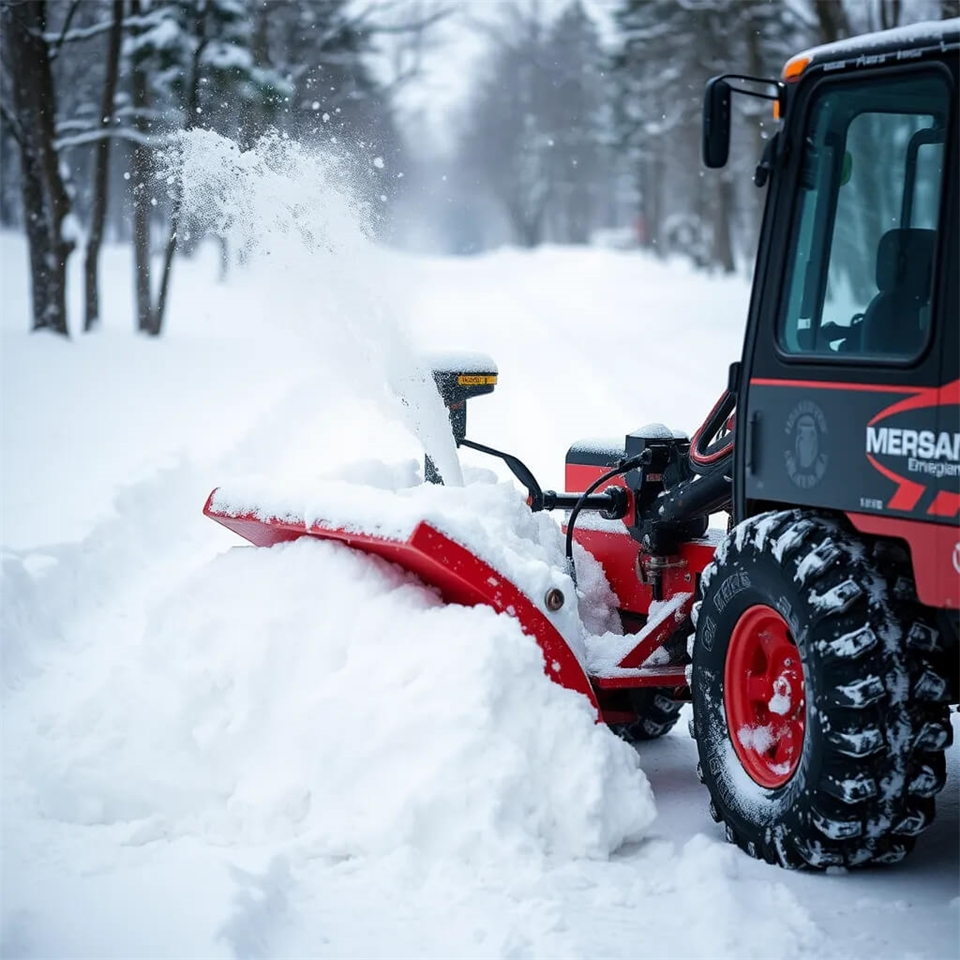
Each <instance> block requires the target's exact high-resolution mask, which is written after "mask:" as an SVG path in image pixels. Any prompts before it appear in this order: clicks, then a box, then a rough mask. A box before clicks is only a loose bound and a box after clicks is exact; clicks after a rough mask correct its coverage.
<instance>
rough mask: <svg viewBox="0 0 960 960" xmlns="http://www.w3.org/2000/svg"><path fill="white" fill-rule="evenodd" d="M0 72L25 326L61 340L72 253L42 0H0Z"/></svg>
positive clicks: (45, 17) (44, 8)
mask: <svg viewBox="0 0 960 960" xmlns="http://www.w3.org/2000/svg"><path fill="white" fill-rule="evenodd" d="M0 18H2V19H0V23H2V27H3V54H4V69H5V71H6V72H7V73H8V75H9V77H10V86H11V88H12V94H13V96H12V107H7V106H6V105H4V112H5V114H6V115H7V121H8V123H9V124H10V129H11V130H12V131H13V134H14V136H15V137H16V139H17V143H18V145H19V148H20V174H21V188H22V195H23V206H24V210H25V211H26V218H25V219H26V226H27V238H28V243H29V248H30V276H31V281H32V294H33V329H34V330H41V329H45V330H52V331H54V332H55V333H59V334H62V335H63V336H69V332H68V328H67V307H66V286H67V275H66V267H67V259H68V257H69V256H70V253H71V252H72V251H73V248H74V241H73V239H72V238H70V237H68V236H66V235H65V227H66V224H67V217H68V215H69V213H70V196H69V194H68V192H67V187H66V184H65V182H64V178H63V175H62V173H61V170H60V165H59V158H58V155H57V148H56V142H55V138H56V133H55V131H56V116H55V114H56V103H57V100H56V96H55V91H54V85H53V75H52V73H51V70H50V53H51V51H50V48H49V47H48V43H47V40H46V38H45V32H46V26H47V4H46V2H45V0H5V2H4V3H3V5H2V7H0Z"/></svg>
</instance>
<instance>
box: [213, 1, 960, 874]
mask: <svg viewBox="0 0 960 960" xmlns="http://www.w3.org/2000/svg"><path fill="white" fill-rule="evenodd" d="M958 52H960V21H958V20H951V21H944V22H941V23H933V24H921V25H917V26H912V27H908V28H903V29H898V30H893V31H887V32H885V33H881V34H875V35H871V36H869V37H862V38H856V39H852V40H848V41H843V42H841V43H837V44H831V45H828V46H824V47H818V48H815V49H812V50H809V51H806V52H805V53H802V54H799V55H798V56H796V57H794V58H793V59H791V60H790V61H789V62H788V63H787V65H786V67H785V69H784V72H783V76H782V77H781V78H780V79H778V80H774V81H766V80H761V79H757V78H751V77H743V76H740V75H730V76H725V77H717V78H715V79H713V80H711V81H710V83H709V84H708V85H707V89H706V94H705V97H704V125H703V132H704V141H703V152H704V161H705V163H706V165H707V166H708V167H718V166H723V165H724V164H725V162H726V159H727V155H728V153H729V142H730V127H731V116H732V111H731V98H732V95H733V94H738V95H741V94H745V95H751V96H760V97H764V98H766V99H769V100H771V101H772V103H773V106H774V112H775V116H776V117H778V118H779V120H780V121H781V122H780V126H779V129H778V130H777V132H776V133H775V134H774V135H773V136H772V138H771V139H769V140H768V141H767V145H766V148H765V150H764V152H763V156H762V158H761V160H760V163H759V165H758V167H757V172H756V176H755V182H756V184H757V185H758V186H759V187H765V188H766V190H767V197H766V204H765V212H764V220H763V226H762V229H761V233H760V239H759V247H758V253H757V260H756V268H755V272H754V286H753V295H752V298H751V302H750V308H749V313H748V319H747V328H746V334H745V337H744V342H743V347H742V353H741V357H740V360H739V361H737V362H735V363H733V364H732V365H731V367H730V371H729V377H728V384H727V389H726V391H725V392H724V394H723V396H722V397H721V399H720V400H719V401H718V402H717V404H716V405H715V407H714V409H713V410H712V411H711V412H710V414H709V415H708V416H707V418H706V420H705V422H704V423H703V425H702V426H701V427H700V429H699V430H697V431H696V432H695V434H694V435H693V437H692V438H691V439H687V437H685V436H684V435H682V434H679V433H676V432H674V431H672V430H670V429H667V428H665V427H661V426H651V427H646V428H644V429H642V430H638V431H635V432H634V433H631V434H629V435H628V436H627V437H626V438H625V440H624V443H623V444H622V445H621V444H613V445H610V444H603V443H585V442H584V443H578V444H574V445H573V446H572V447H571V448H570V450H569V451H568V453H567V458H566V475H565V484H566V487H567V490H570V491H576V492H572V493H557V492H555V491H552V490H543V489H542V488H541V487H540V485H539V484H538V483H537V481H536V479H535V478H534V477H533V475H532V474H531V472H530V471H529V470H528V469H527V468H526V467H525V466H524V464H523V463H522V462H521V461H520V460H518V459H517V458H516V457H513V456H511V455H509V454H503V453H501V452H500V451H497V450H496V449H494V448H492V447H487V446H485V445H483V444H479V443H476V442H473V441H471V440H468V439H467V438H466V435H465V434H466V403H467V402H468V400H469V399H470V398H471V397H472V396H474V395H476V394H478V393H481V392H489V390H492V389H493V384H494V382H495V378H496V370H495V367H493V365H492V363H488V362H486V361H484V362H483V363H480V364H479V366H480V367H484V369H479V368H478V365H477V363H476V362H473V363H471V364H467V365H466V366H464V367H462V368H460V367H457V365H456V364H455V363H447V364H445V365H443V367H442V369H438V371H437V374H436V377H435V379H436V381H437V385H438V389H439V390H440V392H441V395H442V396H443V398H444V401H445V402H446V403H447V406H448V407H449V409H450V413H451V422H452V424H453V428H454V433H455V436H456V439H457V441H458V444H459V445H461V446H467V447H471V448H473V449H476V450H479V451H481V452H484V453H487V454H491V455H494V456H499V457H501V458H502V459H503V460H504V462H505V463H506V464H507V466H508V467H509V468H510V469H511V470H512V471H513V473H514V475H515V476H516V477H517V479H518V480H519V481H520V483H521V484H522V485H523V486H524V487H525V488H526V490H527V494H528V500H527V502H528V504H529V506H530V508H531V510H555V509H559V510H565V511H567V516H566V521H565V531H566V547H567V572H569V573H570V574H571V575H572V576H574V577H575V574H576V571H575V568H574V566H573V559H574V551H573V543H574V541H576V542H577V543H579V544H580V545H581V546H582V547H583V548H585V549H586V550H587V551H588V552H589V553H591V554H592V555H593V556H594V557H595V558H596V559H597V560H598V561H599V562H600V563H601V565H602V566H603V568H604V570H605V573H606V575H607V579H608V580H609V582H610V584H611V586H612V588H613V590H614V591H615V594H616V598H617V601H618V606H619V610H620V619H621V621H622V625H623V636H622V637H616V636H614V635H612V634H607V635H605V636H604V637H603V638H602V640H603V642H602V643H599V642H598V643H596V644H592V645H591V644H588V649H587V652H586V654H585V655H582V654H581V656H580V657H578V656H577V655H576V654H575V653H574V652H573V650H572V648H571V646H570V645H569V644H568V643H567V642H566V641H565V639H564V636H563V635H562V633H561V631H560V630H559V629H558V628H557V618H558V617H559V616H561V612H562V611H563V610H564V609H569V607H565V604H566V603H567V602H568V601H571V600H572V599H573V598H572V597H567V596H564V592H563V591H562V590H559V589H551V590H548V591H547V593H546V594H545V595H544V596H535V597H532V596H525V595H524V594H523V592H522V591H520V590H519V589H517V587H516V586H515V585H513V584H511V583H509V582H508V581H506V580H505V579H504V578H503V577H502V576H500V574H498V573H497V572H496V571H494V570H493V569H492V568H491V567H489V566H488V565H486V564H485V563H483V561H482V560H480V559H478V558H477V557H475V556H473V555H472V554H471V553H470V551H469V550H466V549H465V548H464V547H463V546H461V545H459V544H457V543H455V542H453V541H452V540H450V539H449V538H447V537H445V536H444V535H443V534H442V533H440V532H439V531H438V530H436V529H435V528H433V527H432V526H431V525H430V524H427V523H421V524H420V525H419V526H418V527H417V528H416V529H415V530H413V532H412V533H410V534H409V535H408V536H405V537H403V538H400V539H397V538H394V539H391V538H390V537H384V536H373V535H370V534H363V533H358V532H357V531H356V530H351V529H350V528H349V527H348V526H347V525H345V524H341V525H340V526H339V527H338V526H337V524H336V521H335V518H331V519H328V520H325V521H320V522H310V523H308V522H305V521H304V520H303V519H302V518H291V517H289V516H287V517H285V518H282V519H280V518H276V517H270V516H263V515H262V514H261V513H260V512H258V511H253V512H246V513H244V514H242V515H237V514H236V513H231V512H230V511H229V510H225V509H223V508H222V507H219V506H218V502H219V501H218V499H217V495H216V494H217V492H216V491H214V494H212V495H211V498H210V500H209V501H208V503H207V507H206V511H205V512H206V513H207V514H208V515H209V516H211V517H213V518H214V519H216V520H218V521H219V522H220V523H223V524H225V525H226V526H228V527H230V528H231V529H232V530H235V531H236V532H237V533H239V534H240V535H241V536H243V537H246V538H247V539H248V540H250V541H252V542H253V543H256V544H261V545H267V544H272V543H276V542H278V541H281V540H288V539H292V538H294V537H298V536H302V535H309V536H316V537H324V538H334V539H337V540H340V541H343V542H345V543H347V544H350V545H351V546H354V547H356V548H358V549H361V550H366V551H369V552H372V553H376V554H379V555H380V556H383V557H386V558H387V559H390V560H393V561H395V562H397V563H400V564H402V565H403V566H405V567H407V568H408V569H409V570H412V571H413V572H414V573H416V574H418V575H419V576H420V577H422V578H423V579H424V580H425V581H426V582H427V583H430V584H432V585H434V586H435V587H437V588H438V589H439V590H440V591H441V593H442V595H443V596H444V597H445V598H446V599H447V600H449V601H451V602H455V603H467V604H475V603H486V604H489V605H491V606H493V607H494V608H495V609H497V610H502V611H506V612H508V613H512V614H513V615H514V616H516V617H517V619H518V620H519V622H520V624H521V626H522V628H523V629H524V630H525V631H526V632H527V633H528V634H530V635H531V636H533V637H535V638H536V640H537V642H538V643H539V644H540V646H541V647H542V649H543V652H544V662H545V669H546V671H547V673H548V674H549V675H551V676H552V677H553V678H554V679H555V680H557V681H558V682H559V683H561V684H563V685H565V686H568V687H570V688H572V689H574V690H577V691H579V692H580V693H582V694H583V695H584V696H586V697H587V698H588V699H589V700H590V702H591V703H592V704H593V705H594V707H595V708H596V710H597V712H598V717H599V718H600V719H601V720H603V721H605V722H607V723H608V724H610V725H611V726H612V727H613V728H614V729H616V730H617V731H618V732H619V733H620V734H621V735H622V736H624V737H625V738H627V739H629V740H631V741H634V742H636V741H642V740H646V739H651V738H654V737H658V736H660V735H662V734H664V733H665V732H667V731H668V730H669V729H670V728H671V727H673V726H674V725H675V723H676V722H677V719H678V714H679V710H680V707H681V704H682V703H683V702H684V701H686V700H690V701H692V706H693V711H692V722H691V726H690V729H691V733H692V735H693V736H694V738H695V739H696V743H697V749H698V753H699V763H698V765H697V774H698V776H699V778H700V780H701V781H702V782H703V783H704V785H705V786H706V788H707V790H708V791H709V797H710V800H709V803H710V812H711V814H712V815H713V817H714V819H715V820H717V821H718V822H719V823H721V824H722V825H723V828H724V831H725V834H726V836H727V838H728V839H729V840H731V841H732V842H734V843H737V844H738V845H739V846H740V847H741V848H742V849H743V850H745V851H746V852H747V853H748V854H750V855H751V856H754V857H760V858H763V859H765V860H767V861H769V862H771V863H778V864H781V865H783V866H786V867H798V866H811V867H816V868H824V867H827V866H831V865H837V866H846V867H855V866H859V865H862V864H867V863H891V862H895V861H897V860H899V859H901V858H902V857H903V856H904V855H905V854H906V853H907V852H908V851H909V850H910V849H911V848H912V847H913V845H914V843H915V840H916V838H917V837H918V836H919V834H921V833H922V832H923V830H924V829H925V828H926V827H927V826H928V825H929V824H930V822H931V821H932V820H933V816H934V803H935V797H936V794H937V793H938V792H939V791H940V789H941V788H942V787H943V784H944V780H945V754H944V750H945V748H946V747H947V746H949V744H950V743H951V741H952V728H951V725H950V721H949V715H948V711H949V706H950V704H952V703H955V702H956V701H957V698H958V686H960V684H958V675H960V657H958V649H960V638H958V633H960V630H958V609H960V527H958V518H960V321H958V304H960V290H958V271H957V270H956V264H957V263H958V262H960V249H958V210H960V196H958V189H960V175H958V137H957V117H958V110H957V86H958V80H960V77H958V65H960V60H958ZM878 170H881V171H885V174H886V175H885V176H882V177H878V176H877V172H878ZM431 479H438V478H436V477H435V476H434V477H432V478H431ZM720 511H725V512H726V513H728V514H729V516H730V521H729V526H728V531H727V532H726V533H717V534H713V535H711V533H710V532H709V531H708V530H707V521H708V518H709V516H710V515H711V514H713V513H717V512H720ZM567 582H569V581H567ZM597 639H598V640H599V639H600V638H597Z"/></svg>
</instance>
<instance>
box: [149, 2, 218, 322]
mask: <svg viewBox="0 0 960 960" xmlns="http://www.w3.org/2000/svg"><path fill="white" fill-rule="evenodd" d="M208 6H209V4H208V3H207V2H204V3H203V5H202V6H201V7H200V9H199V10H198V11H197V21H196V27H197V32H196V35H197V38H198V40H197V46H196V47H195V48H194V51H193V63H192V75H191V77H190V92H189V95H188V96H187V117H186V120H185V121H184V124H183V129H184V130H192V129H193V128H194V127H195V126H196V124H197V118H198V117H199V116H200V61H201V58H202V57H203V52H204V50H205V49H206V46H207V8H208ZM181 217H182V210H181V192H180V189H178V190H177V193H176V196H175V197H174V200H173V209H172V210H171V212H170V233H169V235H168V237H167V248H166V250H165V251H164V255H163V273H162V274H161V276H160V293H159V296H158V298H157V309H156V310H155V311H154V315H153V328H152V330H151V331H150V332H151V333H152V334H153V335H154V336H155V337H158V336H160V333H161V332H162V330H163V319H164V316H165V315H166V312H167V292H168V290H169V288H170V275H171V273H172V272H173V255H174V254H175V253H176V251H177V235H178V234H179V232H180V220H181Z"/></svg>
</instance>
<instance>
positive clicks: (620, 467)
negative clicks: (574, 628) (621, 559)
mask: <svg viewBox="0 0 960 960" xmlns="http://www.w3.org/2000/svg"><path fill="white" fill-rule="evenodd" d="M644 453H646V451H644ZM645 459H646V458H645V456H644V454H640V455H638V456H636V457H631V458H630V459H629V460H621V461H620V463H618V464H617V466H616V467H615V468H614V469H613V470H608V471H607V472H606V473H604V474H601V475H600V476H599V477H597V479H596V480H594V481H593V483H591V484H590V486H589V487H587V489H586V490H584V491H583V493H581V494H580V497H579V499H578V500H577V502H576V505H575V506H574V508H573V509H572V510H571V511H570V517H569V518H568V520H567V541H566V557H567V569H568V570H569V571H570V579H571V580H572V581H573V585H574V586H576V585H577V568H576V565H575V564H574V562H573V526H574V524H575V523H576V522H577V517H578V516H579V514H580V511H581V510H582V509H583V507H584V504H586V502H587V497H589V496H590V494H591V493H593V491H594V490H596V489H597V487H599V486H600V485H601V484H602V483H606V482H607V481H608V480H611V479H612V478H613V477H618V476H620V475H621V474H624V473H627V472H628V471H630V470H633V469H635V468H636V467H639V466H641V464H643V463H644V462H645Z"/></svg>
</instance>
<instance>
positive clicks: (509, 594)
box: [203, 490, 600, 712]
mask: <svg viewBox="0 0 960 960" xmlns="http://www.w3.org/2000/svg"><path fill="white" fill-rule="evenodd" d="M216 493H217V491H216V490H214V491H213V492H212V493H211V494H210V496H209V497H208V498H207V502H206V505H205V506H204V508H203V512H204V515H205V516H208V517H210V518H211V519H212V520H216V521H217V523H220V524H222V525H223V526H225V527H226V528H227V529H228V530H232V531H233V532H234V533H237V534H239V535H240V536H241V537H243V538H244V539H245V540H249V541H250V543H253V544H255V545H256V546H258V547H269V546H273V545H274V544H277V543H283V542H286V541H289V540H296V539H297V538H298V537H303V536H308V537H316V538H318V539H321V540H337V541H339V542H340V543H344V544H346V545H347V546H350V547H354V548H356V549H359V550H362V551H364V552H365V553H372V554H375V555H376V556H379V557H383V558H384V559H385V560H389V561H391V562H392V563H396V564H398V565H399V566H401V567H403V568H404V569H405V570H410V571H411V572H412V573H415V574H416V575H417V576H418V577H420V579H421V580H423V581H424V583H428V584H430V585H431V586H434V587H436V588H437V589H438V590H439V591H440V594H441V596H442V597H443V599H444V600H446V601H447V602H448V603H460V604H463V605H465V606H476V605H477V604H486V605H487V606H490V607H493V609H494V610H496V611H497V612H498V613H509V614H511V615H512V616H514V617H516V619H517V620H518V621H519V623H520V627H521V629H522V630H523V631H524V633H527V634H529V635H530V636H532V637H533V638H534V639H535V640H536V641H537V643H538V644H539V645H540V649H541V650H543V657H544V669H545V671H546V673H547V675H548V676H549V677H550V678H551V679H553V680H555V681H556V682H557V683H559V684H560V685H561V686H564V687H567V688H569V689H571V690H576V691H577V692H578V693H582V694H583V695H584V696H585V697H587V699H588V700H589V701H590V702H591V703H592V704H593V706H594V708H595V709H596V710H597V711H598V712H599V709H600V707H599V704H598V703H597V697H596V694H595V693H594V690H593V687H592V685H591V683H590V678H589V677H588V676H587V674H586V672H585V671H584V669H583V667H582V666H581V664H580V661H579V660H578V659H577V658H576V655H575V654H574V653H573V651H572V650H571V649H570V647H569V646H568V645H567V642H566V640H564V639H563V636H562V635H561V634H560V632H559V631H558V630H557V629H556V627H554V625H553V624H552V623H551V622H550V620H549V618H548V616H547V615H546V614H545V613H544V612H543V611H541V610H540V609H539V608H538V607H537V606H536V605H535V604H534V603H533V602H532V601H531V600H530V598H529V597H527V596H526V594H524V593H522V592H521V591H520V590H519V589H518V588H517V587H516V586H515V585H514V584H513V583H511V582H510V581H509V580H507V579H506V578H505V577H503V576H502V575H501V574H499V573H498V572H497V571H496V570H494V569H493V567H491V566H490V565H489V564H487V563H484V561H483V560H480V559H479V558H478V557H476V556H474V554H472V553H471V552H470V551H469V550H468V549H467V548H466V547H464V546H462V545H461V544H459V543H457V542H456V541H454V540H451V539H450V538H449V537H447V536H446V535H445V534H443V533H441V532H440V531H439V530H437V529H436V528H435V527H433V526H431V525H430V524H429V523H426V522H420V523H419V524H417V526H416V527H415V528H414V530H413V532H412V533H411V534H410V536H409V537H408V538H407V539H406V540H395V539H390V538H386V537H379V536H375V535H373V534H368V533H362V532H357V531H346V530H340V529H336V528H333V527H327V526H322V525H320V524H311V525H309V526H308V525H307V524H306V523H305V522H304V521H303V520H301V519H290V518H286V519H280V518H276V517H271V518H267V519H263V518H260V517H257V516H255V515H254V514H251V513H246V514H242V515H240V516H231V515H229V514H227V513H223V512H221V511H218V510H216V509H215V508H214V507H213V500H214V496H215V494H216Z"/></svg>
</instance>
